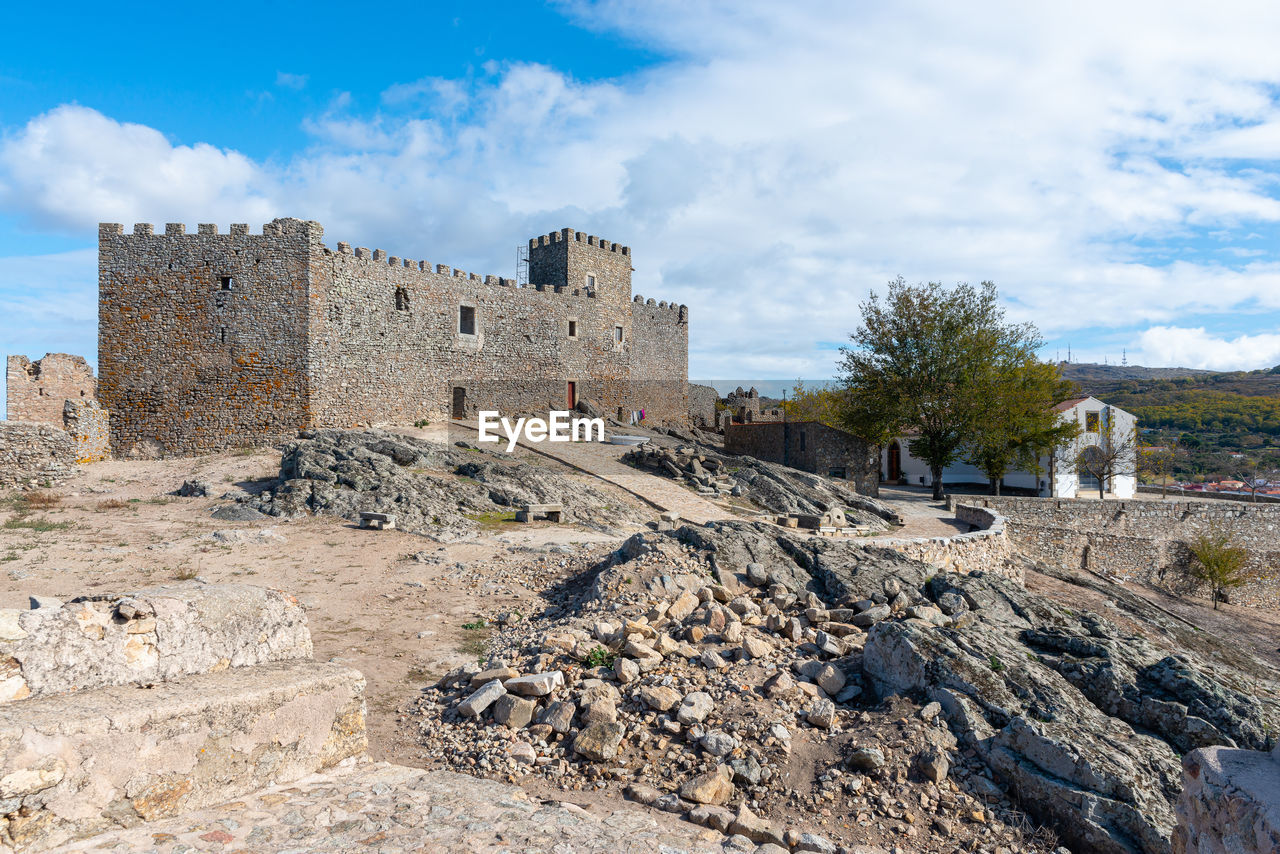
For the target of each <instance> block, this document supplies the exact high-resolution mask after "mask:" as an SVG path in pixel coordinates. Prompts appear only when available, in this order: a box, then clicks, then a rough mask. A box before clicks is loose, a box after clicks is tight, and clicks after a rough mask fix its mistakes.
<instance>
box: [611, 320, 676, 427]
mask: <svg viewBox="0 0 1280 854" xmlns="http://www.w3.org/2000/svg"><path fill="white" fill-rule="evenodd" d="M631 330H632V336H633V339H632V344H631V388H630V393H631V403H630V405H629V406H627V407H626V409H627V410H638V409H643V410H644V417H645V423H650V422H652V423H657V424H680V425H683V424H686V423H688V420H689V309H688V308H686V307H685V306H677V305H676V304H675V303H670V304H668V303H665V302H662V303H657V304H654V301H653V300H648V301H647V302H646V301H644V300H643V298H642V297H639V296H637V297H635V299H634V300H633V301H632V303H631Z"/></svg>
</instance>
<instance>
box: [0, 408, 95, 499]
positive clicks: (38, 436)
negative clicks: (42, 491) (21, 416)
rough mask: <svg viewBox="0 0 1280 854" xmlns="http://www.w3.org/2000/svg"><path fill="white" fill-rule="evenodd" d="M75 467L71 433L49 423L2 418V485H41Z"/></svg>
mask: <svg viewBox="0 0 1280 854" xmlns="http://www.w3.org/2000/svg"><path fill="white" fill-rule="evenodd" d="M75 469H76V447H75V443H74V442H73V441H72V439H71V436H70V435H69V434H68V433H67V432H66V431H65V430H62V429H61V428H59V427H54V426H53V425H50V424H30V423H26V422H22V421H0V488H3V487H15V486H17V487H30V486H41V485H43V484H45V483H52V482H56V481H59V480H61V479H63V478H65V477H70V476H71V475H72V474H73V473H75Z"/></svg>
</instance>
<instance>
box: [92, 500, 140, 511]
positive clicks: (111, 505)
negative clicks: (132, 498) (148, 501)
mask: <svg viewBox="0 0 1280 854" xmlns="http://www.w3.org/2000/svg"><path fill="white" fill-rule="evenodd" d="M131 506H132V505H131V504H130V503H129V502H128V501H126V500H124V499H123V498H107V499H104V500H103V501H99V502H98V509H99V510H123V509H125V508H126V507H131Z"/></svg>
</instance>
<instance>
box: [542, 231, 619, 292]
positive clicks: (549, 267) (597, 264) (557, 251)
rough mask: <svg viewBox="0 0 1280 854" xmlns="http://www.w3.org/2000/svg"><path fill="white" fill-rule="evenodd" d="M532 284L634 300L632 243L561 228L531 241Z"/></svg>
mask: <svg viewBox="0 0 1280 854" xmlns="http://www.w3.org/2000/svg"><path fill="white" fill-rule="evenodd" d="M529 284H531V285H533V286H535V287H556V288H561V287H564V288H568V289H569V290H570V291H574V290H577V291H581V292H582V293H589V294H590V295H592V296H594V297H596V298H597V299H601V300H605V301H608V302H610V303H617V304H622V303H628V302H630V301H631V247H629V246H622V245H621V244H618V243H611V242H610V241H608V240H604V239H603V238H598V237H596V236H595V235H594V234H587V233H585V232H582V231H574V230H573V229H572V228H562V229H560V230H559V231H553V232H552V233H551V234H546V235H542V236H540V237H535V238H533V239H532V240H530V241H529Z"/></svg>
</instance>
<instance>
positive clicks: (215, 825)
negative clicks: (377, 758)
mask: <svg viewBox="0 0 1280 854" xmlns="http://www.w3.org/2000/svg"><path fill="white" fill-rule="evenodd" d="M597 809H598V810H599V812H596V810H597ZM723 841H724V837H723V836H721V835H720V833H718V832H716V831H711V830H706V829H704V828H700V827H696V826H694V825H692V824H686V823H684V822H680V821H677V820H675V819H674V817H669V816H666V815H664V814H661V813H650V812H647V811H643V810H641V809H639V808H634V809H633V808H630V807H622V808H619V809H616V810H613V811H609V810H608V809H607V808H600V807H597V808H595V809H593V810H592V811H591V812H588V811H587V810H584V809H582V808H580V807H577V806H574V805H567V804H558V803H541V802H539V801H536V800H533V799H532V798H530V797H529V795H527V794H526V793H525V792H524V791H523V790H521V789H520V788H519V787H516V786H509V785H505V784H502V783H496V782H493V781H491V780H481V779H479V778H476V777H468V776H466V775H463V774H456V773H453V772H451V771H424V770H422V769H421V768H406V767H404V766H401V765H389V764H387V763H383V762H367V761H366V762H356V763H351V764H350V765H348V766H345V767H341V768H335V769H333V770H332V771H330V772H327V773H324V774H317V775H314V776H311V777H308V778H307V779H305V780H300V781H298V782H296V783H294V784H293V785H290V786H286V787H278V786H277V787H273V788H272V789H270V790H267V791H264V792H259V793H256V794H254V795H251V796H249V797H245V798H240V799H238V800H235V801H233V802H232V803H227V804H221V805H219V806H217V807H214V808H212V809H205V810H200V811H197V812H192V813H187V814H185V815H183V816H181V817H179V818H174V819H169V820H166V821H163V822H152V823H148V824H145V825H142V826H140V827H135V828H130V829H127V830H118V831H112V832H110V833H107V834H104V835H102V836H98V837H95V838H93V839H90V840H85V841H83V842H78V843H75V844H73V845H68V846H66V847H65V848H63V849H62V850H64V851H95V852H101V851H163V852H171V851H173V852H176V851H253V852H255V854H283V852H302V851H305V852H309V853H310V852H317V854H318V852H350V851H387V852H390V851H422V852H455V851H466V852H499V851H501V852H516V851H520V852H526V851H529V852H535V851H536V852H551V851H557V852H558V851H565V852H569V851H574V852H584V854H585V852H621V851H627V852H660V851H666V852H673V851H680V852H687V854H704V852H721V851H723V850H724V849H723V848H722V843H723Z"/></svg>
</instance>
